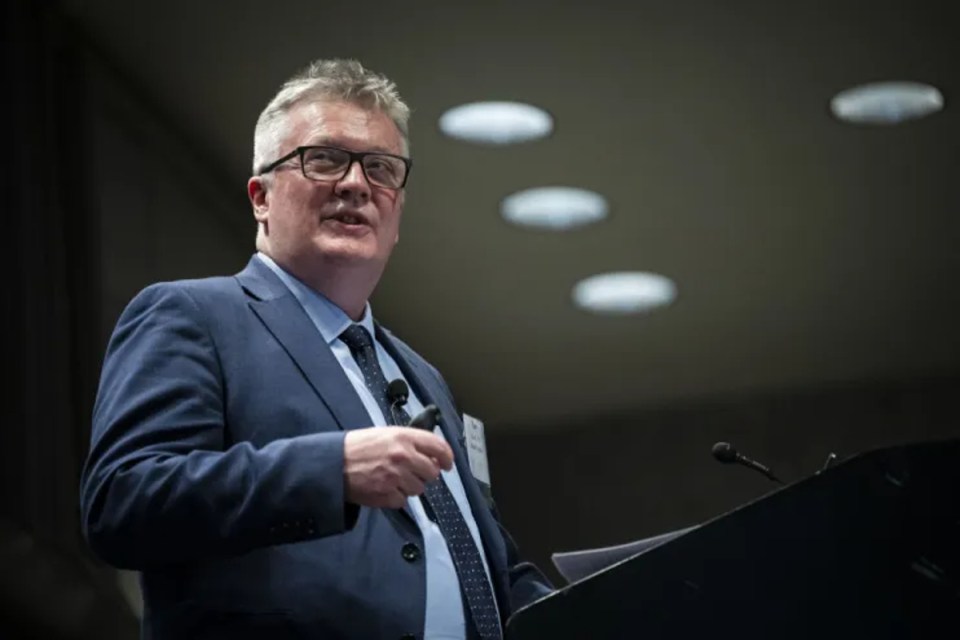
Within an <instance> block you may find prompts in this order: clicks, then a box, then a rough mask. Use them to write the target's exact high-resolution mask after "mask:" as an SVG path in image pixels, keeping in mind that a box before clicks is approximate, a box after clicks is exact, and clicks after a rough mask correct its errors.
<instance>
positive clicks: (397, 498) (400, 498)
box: [385, 489, 407, 509]
mask: <svg viewBox="0 0 960 640" xmlns="http://www.w3.org/2000/svg"><path fill="white" fill-rule="evenodd" d="M406 504H407V496H405V495H404V494H403V491H401V490H400V489H394V490H393V491H392V492H391V493H390V494H389V496H388V497H387V499H386V504H385V506H387V507H390V508H391V509H403V507H404V506H405V505H406Z"/></svg>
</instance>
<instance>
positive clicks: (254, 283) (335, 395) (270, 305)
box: [237, 258, 372, 429]
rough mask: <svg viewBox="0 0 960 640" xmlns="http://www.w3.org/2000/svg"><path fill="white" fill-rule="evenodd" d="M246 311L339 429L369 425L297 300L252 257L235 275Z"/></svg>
mask: <svg viewBox="0 0 960 640" xmlns="http://www.w3.org/2000/svg"><path fill="white" fill-rule="evenodd" d="M237 279H238V280H239V281H240V283H241V286H243V288H244V289H245V290H246V291H247V293H248V295H250V296H251V297H252V299H251V300H250V302H249V305H250V309H251V310H252V311H253V312H254V313H255V314H256V315H257V317H258V318H260V321H261V322H263V324H264V326H265V327H266V328H267V330H268V331H269V332H270V333H271V334H272V335H273V337H274V338H276V339H277V342H279V343H280V345H281V346H282V347H283V349H284V351H286V352H287V355H289V356H290V358H291V359H292V360H293V361H294V363H296V365H297V367H298V368H299V369H300V371H301V372H302V373H303V375H304V377H305V378H306V379H307V381H308V382H309V383H310V386H311V387H313V389H314V391H316V393H317V395H318V396H319V397H320V400H321V401H322V402H323V403H324V404H325V405H326V407H327V408H328V409H329V410H330V413H331V414H333V416H334V418H335V419H336V421H337V423H338V425H339V426H340V428H341V429H359V428H361V427H369V426H371V425H372V421H371V420H370V415H369V414H368V413H367V410H366V409H365V408H364V406H363V402H361V400H360V398H359V397H358V396H357V394H356V391H354V389H353V386H352V385H351V384H350V381H349V380H348V379H347V376H346V375H344V373H343V369H342V368H341V367H340V363H339V362H337V358H336V356H334V355H333V351H331V350H330V346H329V345H327V343H326V342H325V341H324V340H323V337H322V336H321V335H320V332H319V331H317V328H316V327H315V326H314V325H313V322H311V321H310V317H309V316H307V312H306V311H304V310H303V307H301V306H300V303H299V302H298V301H297V299H296V298H295V297H294V296H293V294H292V293H290V290H289V289H287V287H286V285H285V284H283V282H282V281H281V280H280V279H279V278H277V276H276V275H274V273H273V272H272V271H270V268H269V267H267V266H266V265H264V264H262V263H261V262H260V261H259V260H257V259H256V258H252V259H251V260H250V263H249V264H248V265H247V268H246V269H244V270H243V271H242V272H241V273H240V274H239V275H238V276H237Z"/></svg>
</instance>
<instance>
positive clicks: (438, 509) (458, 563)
mask: <svg viewBox="0 0 960 640" xmlns="http://www.w3.org/2000/svg"><path fill="white" fill-rule="evenodd" d="M340 339H341V340H342V341H343V342H344V344H346V345H347V346H348V347H349V348H350V352H351V353H352V354H353V358H354V360H356V361H357V364H358V365H360V371H361V372H362V373H363V379H364V381H365V382H366V383H367V388H368V389H370V393H372V394H373V397H374V399H376V401H377V404H378V405H379V406H380V410H381V411H383V415H384V418H386V420H387V423H388V424H389V423H391V422H392V421H393V420H396V421H397V422H398V423H399V424H402V425H404V424H407V423H408V422H409V421H410V416H409V415H408V414H407V412H406V411H404V409H403V408H402V407H398V408H397V409H394V407H393V406H392V405H391V403H390V401H389V399H388V398H387V379H386V377H385V376H384V375H383V369H381V368H380V362H379V361H378V360H377V352H376V351H375V349H374V346H373V340H372V339H371V337H370V333H369V332H368V331H367V330H366V329H365V328H364V327H362V326H360V325H358V324H353V325H350V327H349V328H347V329H346V330H345V331H344V332H343V333H342V334H340ZM426 487H427V488H426V490H425V491H424V493H423V497H424V498H425V499H426V501H427V504H428V505H429V507H430V508H431V509H432V510H433V513H434V515H435V516H436V521H437V525H439V527H440V531H441V533H443V537H444V539H445V540H446V541H447V548H448V549H450V556H451V557H452V558H453V564H454V567H455V568H456V570H457V577H459V579H460V588H461V590H462V591H463V595H464V598H465V600H466V601H467V604H468V605H469V607H470V613H471V614H473V615H472V618H473V621H474V623H475V624H476V626H477V631H478V632H479V633H480V637H481V638H482V639H483V640H488V639H496V640H498V639H499V638H501V633H500V619H499V617H498V616H497V608H496V604H495V603H494V600H493V591H492V590H491V589H490V583H489V581H488V580H487V574H486V571H484V568H483V560H482V559H481V558H480V552H479V550H478V549H477V545H476V544H475V543H474V541H473V536H472V535H470V529H469V528H468V527H467V522H466V520H464V519H463V513H461V511H460V507H459V506H457V502H456V500H455V499H454V497H453V494H451V493H450V489H448V488H447V483H446V482H444V481H443V476H441V477H440V478H439V479H437V480H436V481H435V482H429V483H427V485H426Z"/></svg>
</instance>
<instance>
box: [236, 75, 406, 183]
mask: <svg viewBox="0 0 960 640" xmlns="http://www.w3.org/2000/svg"><path fill="white" fill-rule="evenodd" d="M324 100H328V101H345V102H352V103H354V104H357V105H360V106H362V107H364V108H366V109H378V110H380V111H383V112H384V113H385V114H387V115H388V116H389V117H390V119H391V120H393V122H394V124H396V125H397V129H399V130H400V134H401V136H402V137H403V152H404V153H408V152H409V147H410V143H409V133H408V127H407V122H408V121H409V120H410V108H409V107H408V106H407V105H406V104H405V103H404V102H403V100H402V99H401V98H400V94H399V93H398V92H397V87H396V85H395V84H394V83H393V82H392V81H391V80H389V79H388V78H387V77H386V76H383V75H381V74H378V73H374V72H373V71H370V70H368V69H366V68H364V66H363V65H362V64H360V62H358V61H357V60H343V59H332V60H316V61H314V62H311V63H310V65H309V66H307V67H306V68H305V69H303V70H302V71H300V72H299V73H297V74H296V75H294V76H293V77H291V78H290V79H289V80H287V81H286V82H285V83H284V84H283V86H282V87H281V88H280V91H278V92H277V95H275V96H274V97H273V99H272V100H271V101H270V103H269V104H268V105H267V106H266V108H265V109H264V110H263V112H262V113H261V114H260V117H259V118H258V119H257V126H256V129H254V134H253V172H254V173H256V172H257V170H258V169H259V168H260V167H262V166H263V165H265V164H268V163H269V162H270V161H271V160H273V158H275V157H276V156H277V155H279V150H278V148H277V147H278V146H279V145H280V139H281V137H282V136H283V133H284V126H285V124H286V119H285V117H284V116H286V114H287V113H289V112H290V109H291V108H293V107H294V106H296V105H298V104H300V103H303V102H308V101H316V102H320V101H324Z"/></svg>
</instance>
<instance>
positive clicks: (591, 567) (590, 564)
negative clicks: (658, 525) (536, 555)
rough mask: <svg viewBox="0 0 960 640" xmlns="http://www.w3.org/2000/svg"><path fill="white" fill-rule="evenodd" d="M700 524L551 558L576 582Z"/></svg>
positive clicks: (559, 554)
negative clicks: (624, 542)
mask: <svg viewBox="0 0 960 640" xmlns="http://www.w3.org/2000/svg"><path fill="white" fill-rule="evenodd" d="M698 526H699V525H695V526H692V527H687V528H685V529H677V530H676V531H669V532H667V533H662V534H660V535H658V536H653V537H652V538H644V539H643V540H635V541H634V542H628V543H626V544H620V545H616V546H612V547H598V548H596V549H583V550H580V551H564V552H560V553H555V554H553V555H552V556H551V557H550V558H551V560H553V566H555V567H556V568H557V571H559V572H560V575H562V576H563V577H564V578H565V579H566V580H567V582H576V581H577V580H581V579H583V578H586V577H587V576H590V575H593V574H594V573H597V572H598V571H602V570H604V569H606V568H607V567H609V566H612V565H614V564H616V563H618V562H620V561H622V560H626V559H627V558H632V557H634V556H637V555H640V554H641V553H645V552H647V551H649V550H650V549H653V548H654V547H657V546H659V545H661V544H663V543H665V542H670V541H671V540H673V539H674V538H679V537H680V536H682V535H683V534H685V533H687V532H689V531H693V530H694V529H696V528H697V527H698Z"/></svg>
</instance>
